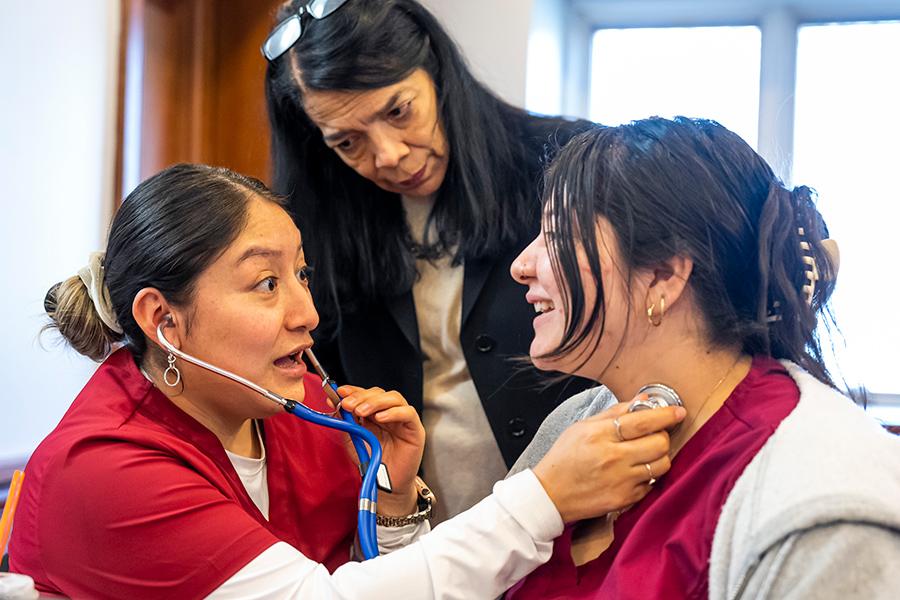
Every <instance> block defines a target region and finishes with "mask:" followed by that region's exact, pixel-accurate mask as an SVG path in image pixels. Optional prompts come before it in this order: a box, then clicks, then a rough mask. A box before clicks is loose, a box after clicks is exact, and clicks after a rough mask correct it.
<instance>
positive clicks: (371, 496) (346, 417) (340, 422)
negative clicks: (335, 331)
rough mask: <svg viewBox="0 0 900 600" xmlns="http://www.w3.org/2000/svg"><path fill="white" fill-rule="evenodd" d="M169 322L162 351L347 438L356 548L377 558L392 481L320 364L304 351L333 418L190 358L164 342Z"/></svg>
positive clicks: (370, 437) (159, 331)
mask: <svg viewBox="0 0 900 600" xmlns="http://www.w3.org/2000/svg"><path fill="white" fill-rule="evenodd" d="M168 322H170V321H163V322H162V323H160V324H159V325H158V326H157V327H156V336H157V338H158V339H159V342H160V343H161V344H162V345H163V347H164V348H165V349H166V350H167V351H169V352H171V353H172V354H174V355H175V356H177V357H178V358H180V359H182V360H185V361H187V362H189V363H192V364H195V365H197V366H198V367H202V368H204V369H206V370H207V371H211V372H213V373H217V374H218V375H221V376H222V377H226V378H228V379H230V380H232V381H234V382H237V383H240V384H241V385H243V386H245V387H248V388H250V389H251V390H253V391H254V392H257V393H258V394H261V395H262V396H265V397H266V398H268V399H269V400H271V401H272V402H275V403H277V404H280V405H281V406H283V407H284V410H286V411H287V412H289V413H291V414H292V415H294V416H295V417H299V418H301V419H303V420H304V421H309V422H310V423H314V424H315V425H322V426H323V427H330V428H332V429H337V430H339V431H343V432H345V433H347V434H349V435H350V439H351V440H352V441H353V447H354V448H355V449H356V454H357V456H358V457H359V470H360V473H361V474H362V487H361V488H360V490H359V515H358V518H357V524H358V525H357V526H358V529H359V545H360V548H361V549H362V553H363V557H364V558H365V559H366V560H368V559H370V558H374V557H376V556H378V540H377V537H376V528H375V510H376V507H377V503H378V490H377V488H381V489H383V490H384V491H386V492H388V493H390V492H391V480H390V477H389V475H388V471H387V467H385V466H384V465H383V464H382V463H381V444H380V443H379V442H378V438H376V437H375V434H373V433H372V432H371V431H369V430H368V429H366V428H365V427H363V426H361V425H358V424H357V423H356V421H355V420H354V419H353V415H352V414H351V413H350V412H349V411H346V410H344V409H343V408H341V400H342V399H341V397H340V395H339V394H338V391H337V389H338V386H337V384H336V383H335V382H334V380H333V379H331V378H330V377H329V376H328V374H327V373H326V372H325V370H324V369H323V368H322V365H321V364H319V361H318V360H317V359H316V356H315V354H313V352H312V350H311V349H309V348H307V349H306V350H305V353H306V356H307V357H309V360H310V362H311V363H312V365H313V368H314V369H315V370H316V372H317V373H318V374H319V376H320V377H321V378H322V389H323V390H324V391H325V394H326V395H327V396H328V398H329V399H330V400H331V401H332V402H333V403H334V406H335V412H334V413H333V414H328V413H323V412H319V411H317V410H313V409H311V408H309V407H308V406H306V405H304V404H303V403H301V402H298V401H296V400H291V399H290V398H285V397H283V396H281V395H279V394H276V393H275V392H272V391H269V390H267V389H265V388H263V387H261V386H259V385H256V384H255V383H253V382H252V381H250V380H248V379H244V378H243V377H241V376H240V375H236V374H234V373H232V372H230V371H226V370H225V369H221V368H219V367H216V366H214V365H211V364H209V363H207V362H204V361H202V360H200V359H199V358H196V357H194V356H191V355H190V354H186V353H184V352H182V351H181V350H179V349H178V348H176V347H175V346H173V345H172V344H170V343H169V340H167V339H166V336H165V335H163V324H164V323H168ZM338 413H340V415H341V418H340V419H338V418H335V417H334V414H338ZM366 444H368V445H369V448H371V451H372V454H371V456H370V455H369V450H368V449H367V448H366Z"/></svg>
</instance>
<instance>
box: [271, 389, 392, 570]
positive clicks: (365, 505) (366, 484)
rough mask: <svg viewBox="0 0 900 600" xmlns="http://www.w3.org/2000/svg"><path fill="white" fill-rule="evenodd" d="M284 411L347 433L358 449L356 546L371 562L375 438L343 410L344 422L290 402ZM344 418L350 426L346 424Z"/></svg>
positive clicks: (378, 452)
mask: <svg viewBox="0 0 900 600" xmlns="http://www.w3.org/2000/svg"><path fill="white" fill-rule="evenodd" d="M284 409H285V410H286V411H287V412H289V413H291V414H292V415H294V416H296V417H300V418H301V419H303V420H304V421H309V422H310V423H314V424H316V425H322V426H323V427H330V428H332V429H337V430H339V431H343V432H345V433H348V434H349V435H350V439H352V440H353V445H354V446H355V447H356V451H357V454H359V452H360V447H362V449H363V452H365V457H366V459H367V462H368V464H367V465H366V467H365V473H364V475H363V478H362V487H361V488H360V490H359V512H358V517H357V527H358V531H359V546H360V549H361V550H362V553H363V557H364V558H365V559H366V560H368V559H370V558H375V557H376V556H378V541H377V539H378V538H377V535H376V527H375V508H376V504H377V502H378V486H377V485H376V480H377V477H376V473H377V472H378V467H377V466H376V465H380V464H381V444H380V443H379V442H378V438H376V437H375V434H373V433H372V432H371V431H369V430H368V429H366V428H365V427H362V426H360V425H357V424H356V422H355V421H353V415H351V414H350V413H348V412H347V411H345V410H343V409H341V414H342V415H343V416H344V420H340V419H335V418H334V417H329V416H328V415H324V414H322V413H320V412H317V411H314V410H312V409H310V408H308V407H306V406H304V405H302V404H300V403H299V402H296V401H294V400H288V404H286V405H285V406H284ZM348 416H349V418H350V421H351V422H347V421H346V419H347V417H348ZM363 440H365V442H366V443H367V444H369V447H370V448H371V449H372V456H371V459H369V454H368V452H366V448H365V445H364V444H363ZM362 460H363V457H362V456H360V461H362Z"/></svg>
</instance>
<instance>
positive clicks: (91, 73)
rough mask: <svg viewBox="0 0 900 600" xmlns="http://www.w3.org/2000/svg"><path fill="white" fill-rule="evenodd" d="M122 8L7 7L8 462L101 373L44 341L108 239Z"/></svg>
mask: <svg viewBox="0 0 900 600" xmlns="http://www.w3.org/2000/svg"><path fill="white" fill-rule="evenodd" d="M118 11H119V3H118V2H117V1H116V0H79V1H78V2H68V1H64V0H53V1H44V2H24V1H19V0H0V14H2V15H3V17H2V18H0V89H2V92H0V181H2V182H3V187H4V190H3V193H2V198H3V212H2V219H0V256H2V257H3V260H2V266H0V269H2V271H0V276H2V280H3V293H2V295H0V314H2V315H3V324H2V338H0V339H2V342H0V382H2V386H3V393H2V396H0V461H4V460H6V459H9V458H14V457H19V456H25V455H27V454H29V453H30V452H31V451H32V450H33V448H34V446H35V445H36V444H37V443H38V442H39V441H40V440H41V439H42V438H43V437H44V436H45V435H46V434H47V433H48V432H49V431H50V430H51V429H52V428H53V427H54V426H55V425H56V423H57V422H58V421H59V419H60V417H62V415H63V412H64V411H65V409H66V408H67V407H68V405H69V403H70V402H71V401H72V398H74V397H75V394H76V393H77V392H78V390H79V389H80V388H81V387H82V386H83V385H84V383H85V381H86V379H87V377H88V376H89V375H90V373H91V372H92V371H93V369H94V363H92V362H91V361H89V360H87V359H84V358H82V357H80V356H78V355H77V354H76V353H74V352H73V351H71V350H68V349H65V348H63V347H59V346H57V345H55V344H54V343H53V342H54V340H55V339H56V338H55V337H54V336H49V335H48V336H45V337H44V340H45V341H44V344H45V345H46V346H47V349H46V350H45V349H42V348H41V346H40V345H39V343H38V337H37V335H38V332H39V330H40V327H41V325H42V324H43V323H44V322H45V318H44V313H43V298H44V294H45V293H46V291H47V289H48V288H49V287H50V285H51V284H53V283H55V282H57V281H60V280H61V279H63V278H65V277H69V276H71V275H74V274H75V273H76V271H77V270H78V268H80V267H81V266H82V265H83V264H85V263H86V262H87V256H88V253H89V252H91V251H93V250H96V249H98V248H99V246H100V243H101V240H102V239H103V238H104V237H105V233H106V231H105V230H106V223H107V222H108V219H109V209H110V208H111V204H112V192H111V185H112V180H113V177H112V168H113V156H114V155H113V151H114V149H113V145H112V141H113V134H114V126H115V121H114V118H115V76H116V60H117V54H118V47H117V46H118V27H119V12H118Z"/></svg>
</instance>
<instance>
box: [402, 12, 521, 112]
mask: <svg viewBox="0 0 900 600" xmlns="http://www.w3.org/2000/svg"><path fill="white" fill-rule="evenodd" d="M420 1H421V2H422V4H424V5H425V6H426V7H428V10H430V11H431V12H432V13H433V14H434V15H435V16H436V17H437V18H438V20H440V22H441V23H442V24H443V25H444V27H445V28H446V29H447V30H448V31H449V32H450V35H451V36H452V37H453V39H454V40H456V42H457V43H458V44H459V45H460V47H461V48H462V50H463V53H464V54H465V56H466V59H467V60H468V62H469V65H470V66H471V67H472V71H473V72H474V73H475V74H476V75H477V76H478V78H479V79H480V80H481V81H483V82H484V83H486V84H487V85H488V86H489V87H490V88H491V89H492V90H494V91H495V92H497V93H498V94H499V95H500V96H501V97H502V98H503V99H505V100H506V101H508V102H511V103H512V104H514V105H516V106H524V105H525V56H526V55H527V52H528V33H529V27H530V24H531V14H532V9H533V4H534V0H420Z"/></svg>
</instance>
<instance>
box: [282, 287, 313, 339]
mask: <svg viewBox="0 0 900 600" xmlns="http://www.w3.org/2000/svg"><path fill="white" fill-rule="evenodd" d="M288 287H289V288H290V289H289V290H288V291H289V293H288V294H287V298H286V301H287V305H286V307H285V312H284V325H285V327H286V328H287V329H290V330H292V331H302V330H304V329H305V330H307V331H312V330H313V329H315V328H316V327H318V326H319V313H318V311H316V307H315V305H314V304H313V300H312V294H311V293H310V291H309V287H307V286H306V285H304V284H303V283H301V282H300V281H298V280H296V279H295V280H294V281H293V283H291V284H290V285H289V286H288Z"/></svg>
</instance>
